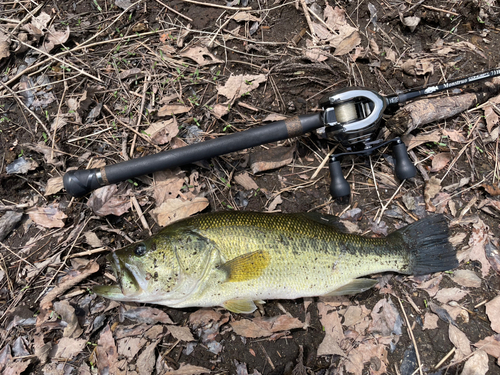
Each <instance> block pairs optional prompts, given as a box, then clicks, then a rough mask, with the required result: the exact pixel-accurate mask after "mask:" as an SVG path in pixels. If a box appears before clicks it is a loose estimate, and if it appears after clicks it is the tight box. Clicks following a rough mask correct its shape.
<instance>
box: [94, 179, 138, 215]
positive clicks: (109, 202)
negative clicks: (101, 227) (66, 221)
mask: <svg viewBox="0 0 500 375" xmlns="http://www.w3.org/2000/svg"><path fill="white" fill-rule="evenodd" d="M128 194H129V190H128V189H127V185H125V184H121V187H120V188H118V185H116V184H112V185H107V186H103V187H102V188H99V189H97V190H94V191H93V192H92V194H91V195H90V198H89V200H88V201H87V206H88V207H90V208H91V209H92V211H94V213H95V214H96V215H97V216H101V217H104V216H107V215H116V216H121V215H123V214H124V213H126V212H127V211H128V210H129V209H130V207H131V206H132V204H131V202H130V198H129V195H128Z"/></svg>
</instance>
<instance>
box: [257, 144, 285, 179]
mask: <svg viewBox="0 0 500 375" xmlns="http://www.w3.org/2000/svg"><path fill="white" fill-rule="evenodd" d="M294 152H295V147H274V148H270V149H268V150H263V149H259V150H257V151H254V152H252V153H251V154H250V167H251V168H252V173H254V174H255V173H259V172H264V171H268V170H271V169H276V168H280V167H283V166H285V165H288V164H290V163H291V162H292V160H293V153H294Z"/></svg>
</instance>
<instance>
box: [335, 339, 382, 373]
mask: <svg viewBox="0 0 500 375" xmlns="http://www.w3.org/2000/svg"><path fill="white" fill-rule="evenodd" d="M367 363H370V370H369V374H371V375H381V374H386V373H387V364H388V360H387V349H386V348H385V345H383V344H381V343H377V342H376V341H375V340H368V341H363V342H361V343H360V345H359V346H358V347H357V348H356V349H353V350H351V351H350V352H349V356H348V357H347V361H346V362H345V364H344V365H345V369H346V371H347V372H349V373H351V374H355V375H361V374H362V373H363V369H364V367H365V364H367Z"/></svg>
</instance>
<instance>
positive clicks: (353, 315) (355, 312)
mask: <svg viewBox="0 0 500 375" xmlns="http://www.w3.org/2000/svg"><path fill="white" fill-rule="evenodd" d="M369 314H370V310H368V309H367V308H366V306H364V305H362V306H349V307H348V308H347V310H346V312H345V313H344V321H343V322H342V325H344V326H346V327H354V326H355V325H356V324H358V323H361V322H362V321H363V320H364V319H365V317H367V316H368V315H369Z"/></svg>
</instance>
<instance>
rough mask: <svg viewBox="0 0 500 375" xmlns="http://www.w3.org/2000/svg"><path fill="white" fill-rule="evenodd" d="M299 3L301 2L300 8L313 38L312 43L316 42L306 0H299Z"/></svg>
mask: <svg viewBox="0 0 500 375" xmlns="http://www.w3.org/2000/svg"><path fill="white" fill-rule="evenodd" d="M300 4H302V9H303V10H304V15H305V16H306V21H307V25H308V26H309V30H310V31H311V37H312V39H313V42H314V44H316V37H315V36H314V34H315V33H314V27H313V24H312V21H311V16H310V15H309V8H308V7H307V5H306V0H300Z"/></svg>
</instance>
